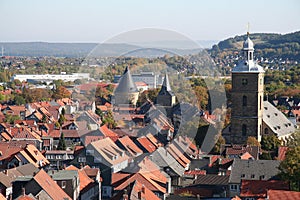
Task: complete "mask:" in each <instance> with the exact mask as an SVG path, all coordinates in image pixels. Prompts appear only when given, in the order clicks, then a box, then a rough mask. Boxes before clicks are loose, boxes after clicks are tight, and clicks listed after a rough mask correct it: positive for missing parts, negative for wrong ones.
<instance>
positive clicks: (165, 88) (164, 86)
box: [159, 74, 172, 94]
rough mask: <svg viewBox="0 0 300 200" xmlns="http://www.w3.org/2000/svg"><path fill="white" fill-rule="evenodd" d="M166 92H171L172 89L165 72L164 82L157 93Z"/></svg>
mask: <svg viewBox="0 0 300 200" xmlns="http://www.w3.org/2000/svg"><path fill="white" fill-rule="evenodd" d="M167 93H172V89H171V86H170V82H169V77H168V75H167V74H165V78H164V82H163V84H162V86H161V89H160V91H159V94H167Z"/></svg>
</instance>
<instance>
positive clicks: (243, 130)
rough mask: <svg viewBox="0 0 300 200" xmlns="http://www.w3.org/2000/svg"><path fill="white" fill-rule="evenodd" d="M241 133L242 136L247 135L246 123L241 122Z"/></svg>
mask: <svg viewBox="0 0 300 200" xmlns="http://www.w3.org/2000/svg"><path fill="white" fill-rule="evenodd" d="M242 135H243V136H246V135H247V125H246V124H243V125H242Z"/></svg>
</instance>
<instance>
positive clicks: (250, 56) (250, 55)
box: [249, 52, 253, 60]
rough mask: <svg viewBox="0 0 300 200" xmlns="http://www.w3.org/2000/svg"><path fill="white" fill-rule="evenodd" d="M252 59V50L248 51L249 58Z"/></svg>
mask: <svg viewBox="0 0 300 200" xmlns="http://www.w3.org/2000/svg"><path fill="white" fill-rule="evenodd" d="M252 59H253V55H252V52H249V60H252Z"/></svg>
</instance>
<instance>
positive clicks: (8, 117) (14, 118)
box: [4, 115, 21, 124]
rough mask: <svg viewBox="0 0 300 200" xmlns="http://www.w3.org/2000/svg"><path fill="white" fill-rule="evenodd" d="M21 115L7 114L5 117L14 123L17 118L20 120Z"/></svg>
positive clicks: (8, 121)
mask: <svg viewBox="0 0 300 200" xmlns="http://www.w3.org/2000/svg"><path fill="white" fill-rule="evenodd" d="M20 119H21V118H20V116H19V115H5V119H4V121H5V122H7V123H10V124H14V122H15V121H16V120H20Z"/></svg>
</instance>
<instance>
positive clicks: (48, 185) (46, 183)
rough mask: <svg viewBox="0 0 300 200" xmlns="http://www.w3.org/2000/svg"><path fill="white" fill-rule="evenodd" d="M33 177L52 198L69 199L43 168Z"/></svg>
mask: <svg viewBox="0 0 300 200" xmlns="http://www.w3.org/2000/svg"><path fill="white" fill-rule="evenodd" d="M33 179H34V180H35V182H36V183H37V184H38V185H39V186H40V187H41V188H42V190H44V191H45V192H46V193H47V194H48V195H49V196H50V197H51V198H52V199H53V200H61V199H64V198H66V199H71V198H70V197H69V196H68V195H67V194H66V193H65V192H64V191H63V190H62V189H61V188H60V187H59V186H58V185H57V184H56V183H55V182H54V181H53V180H52V178H51V177H50V176H49V175H48V174H47V173H46V172H45V171H44V170H43V169H41V170H40V171H39V172H38V173H37V174H36V175H35V176H34V177H33Z"/></svg>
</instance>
